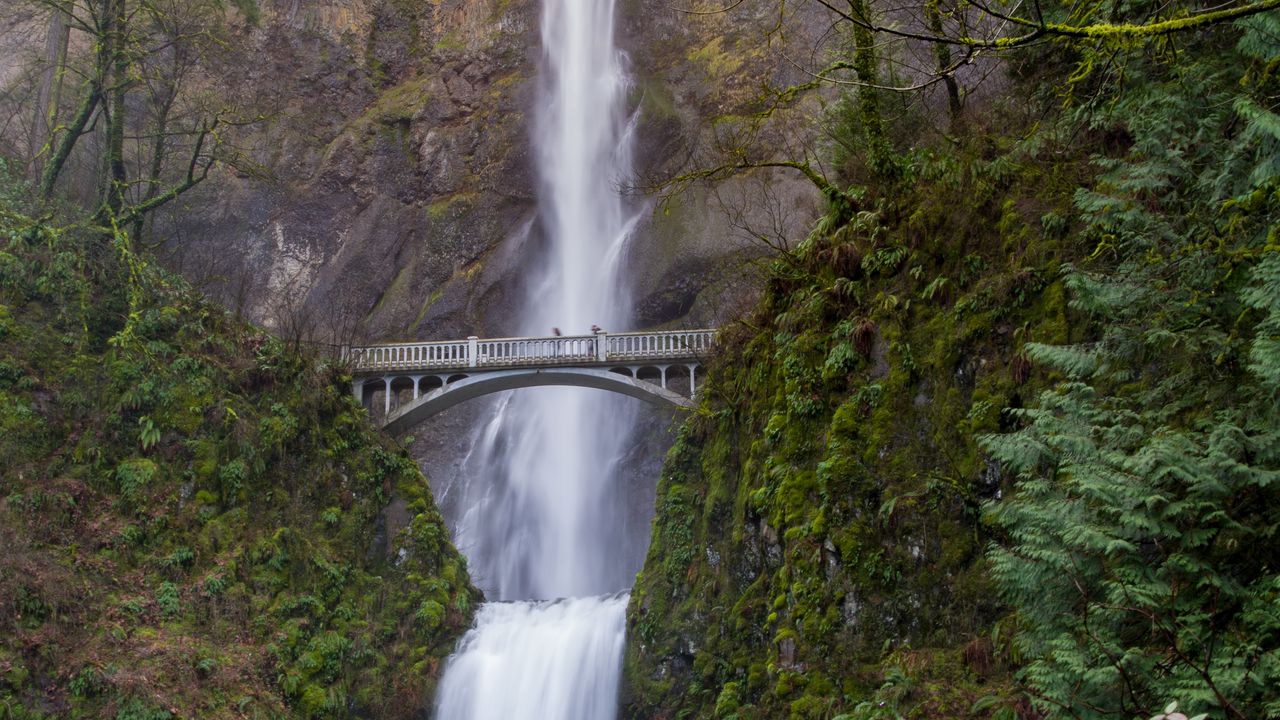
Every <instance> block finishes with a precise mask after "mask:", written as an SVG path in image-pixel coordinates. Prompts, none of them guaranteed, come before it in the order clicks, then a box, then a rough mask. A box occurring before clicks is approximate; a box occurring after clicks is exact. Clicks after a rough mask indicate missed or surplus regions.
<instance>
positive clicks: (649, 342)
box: [344, 330, 716, 373]
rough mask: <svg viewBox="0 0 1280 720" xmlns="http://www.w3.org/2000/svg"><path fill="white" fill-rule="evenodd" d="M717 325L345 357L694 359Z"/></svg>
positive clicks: (364, 361) (452, 361) (385, 365)
mask: <svg viewBox="0 0 1280 720" xmlns="http://www.w3.org/2000/svg"><path fill="white" fill-rule="evenodd" d="M715 334H716V331H715V330H670V331H661V332H635V333H599V334H597V335H569V336H556V337H525V338H494V339H491V340H481V339H479V338H476V337H470V338H467V339H466V340H448V341H444V342H415V343H388V344H384V345H367V346H363V347H351V348H347V349H345V350H344V359H346V360H347V361H348V362H350V363H351V365H352V368H353V369H354V371H355V372H356V373H381V372H399V371H415V370H425V371H432V370H435V371H449V370H459V371H463V370H467V369H474V368H499V367H502V368H509V367H529V366H538V365H576V364H606V363H611V362H628V363H635V362H647V361H663V360H666V361H672V362H678V361H687V360H696V359H698V358H700V357H701V356H702V355H704V354H705V353H706V352H707V351H709V350H710V349H711V346H712V344H713V342H714V341H715Z"/></svg>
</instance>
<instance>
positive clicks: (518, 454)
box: [436, 0, 643, 720]
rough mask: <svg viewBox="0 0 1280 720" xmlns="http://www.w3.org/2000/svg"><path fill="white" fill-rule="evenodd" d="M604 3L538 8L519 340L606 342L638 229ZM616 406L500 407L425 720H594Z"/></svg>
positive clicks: (611, 559) (617, 520)
mask: <svg viewBox="0 0 1280 720" xmlns="http://www.w3.org/2000/svg"><path fill="white" fill-rule="evenodd" d="M613 15H614V4H613V0H544V7H543V14H542V46H543V54H544V59H545V63H544V66H543V68H544V69H543V73H542V76H541V82H542V88H541V90H542V92H541V93H540V94H539V97H540V98H541V101H540V105H539V107H538V108H537V109H536V122H535V126H534V128H533V133H532V134H533V143H534V146H535V149H536V151H537V152H536V158H537V163H538V176H539V181H540V187H539V205H538V224H539V227H540V228H541V230H542V231H543V235H544V236H545V238H546V246H547V248H548V252H547V257H545V258H540V259H537V260H536V261H532V262H531V265H530V268H529V272H531V273H534V274H535V275H534V282H532V283H530V286H531V288H532V291H531V296H530V297H529V298H528V299H527V302H526V303H525V306H524V309H523V311H522V312H521V314H520V326H521V327H520V328H519V330H520V331H521V332H522V333H523V334H527V335H546V334H548V333H549V332H551V330H552V328H562V329H563V331H564V332H565V333H566V334H577V333H586V332H588V331H589V329H590V327H591V326H592V325H600V326H602V327H604V328H605V329H608V330H620V329H623V328H622V327H621V326H623V325H625V324H626V323H627V321H628V307H629V305H630V298H629V295H628V292H627V290H626V285H625V282H624V280H625V278H624V277H623V275H622V273H621V272H620V267H619V265H620V262H621V258H622V256H623V254H624V253H623V250H624V247H625V243H626V240H627V238H628V236H629V233H630V230H631V227H632V225H633V224H634V223H635V220H636V218H637V217H638V212H637V211H636V208H633V207H629V206H628V204H627V203H625V202H624V201H623V199H622V198H621V197H620V195H619V194H618V191H617V188H618V186H619V185H621V184H623V183H625V182H626V181H627V180H629V179H630V176H631V155H630V145H631V143H630V138H631V135H632V130H633V127H632V125H631V123H630V122H629V121H628V119H627V117H626V115H625V113H624V109H623V101H624V96H625V93H626V89H627V78H626V74H625V71H624V58H623V56H622V54H621V53H620V52H619V51H618V50H617V49H616V48H615V47H614V45H613ZM628 402H629V401H628V400H625V399H620V398H618V397H617V396H614V395H609V394H606V393H601V392H599V391H592V390H583V389H578V388H536V389H530V390H522V391H518V392H515V393H510V394H507V395H506V396H504V397H502V398H501V399H500V400H499V401H498V402H497V403H496V404H495V405H494V407H495V412H494V414H493V416H492V419H491V420H490V421H489V422H488V423H487V424H486V425H485V426H484V427H483V428H481V429H480V432H479V433H478V436H477V438H476V440H475V442H474V443H473V446H472V450H471V452H470V453H469V454H468V456H467V458H466V459H465V461H464V463H463V467H462V472H461V473H460V474H461V476H462V477H461V482H462V483H463V487H462V488H461V491H462V493H463V497H462V499H461V505H462V506H463V507H465V512H464V514H463V515H462V517H461V518H458V519H457V520H456V521H455V529H454V534H455V539H456V541H457V544H458V546H459V547H460V548H461V549H462V550H463V551H464V552H465V553H466V554H467V556H468V560H469V562H470V567H471V571H472V576H473V578H475V580H476V582H477V584H479V585H480V587H481V588H483V589H484V591H485V594H486V597H487V598H489V600H491V601H495V602H490V603H487V604H486V605H484V606H483V607H481V609H480V611H479V612H478V613H477V617H476V625H475V627H474V628H473V629H472V630H471V631H470V632H469V633H468V634H467V635H466V637H464V638H463V640H462V642H461V643H460V645H459V647H458V650H457V652H456V653H455V654H454V656H453V657H452V658H451V659H450V661H449V664H448V666H447V668H446V671H445V676H444V679H443V681H442V682H441V686H440V693H439V698H438V701H437V714H436V717H437V718H438V720H497V719H498V718H502V719H504V720H506V719H510V718H516V719H518V718H531V719H532V718H539V719H540V720H558V719H561V718H564V719H573V720H611V719H612V718H614V717H615V715H616V713H617V707H616V702H617V700H616V695H617V688H618V677H619V673H620V670H621V661H622V648H623V630H624V615H625V610H626V602H627V596H626V594H625V590H626V589H628V588H629V587H630V585H631V583H632V581H633V580H634V577H635V573H636V571H637V570H638V569H639V568H637V567H631V566H629V563H628V562H627V561H626V560H625V558H627V557H629V556H634V553H631V554H628V553H626V552H625V549H626V548H627V545H628V543H632V544H633V543H635V542H643V539H637V538H628V537H625V536H624V535H623V532H622V528H625V527H627V526H628V523H626V522H624V520H623V519H624V517H625V513H626V512H627V508H626V507H625V503H624V499H625V493H623V492H621V488H619V487H618V483H617V477H616V476H617V472H616V467H617V465H618V463H619V460H620V457H621V455H622V452H623V449H624V447H625V445H626V442H627V440H628V438H629V436H630V434H631V431H632V426H633V425H634V414H633V411H632V409H631V406H630V405H628Z"/></svg>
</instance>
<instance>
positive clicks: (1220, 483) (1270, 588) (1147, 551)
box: [986, 18, 1280, 718]
mask: <svg viewBox="0 0 1280 720" xmlns="http://www.w3.org/2000/svg"><path fill="white" fill-rule="evenodd" d="M1243 25H1244V27H1243V34H1242V36H1241V40H1240V42H1239V43H1238V44H1237V45H1236V47H1237V48H1241V49H1243V50H1244V51H1245V52H1244V57H1240V56H1234V55H1233V54H1232V53H1230V52H1226V53H1223V54H1222V55H1221V57H1204V56H1201V57H1199V58H1197V61H1196V62H1188V59H1187V58H1179V59H1178V60H1177V61H1176V62H1170V63H1169V64H1167V65H1166V64H1164V63H1163V62H1161V60H1160V59H1159V58H1155V59H1153V58H1151V57H1148V56H1139V55H1134V56H1129V57H1125V58H1123V59H1122V60H1121V61H1122V62H1124V63H1126V67H1125V73H1124V74H1125V75H1126V76H1127V77H1129V78H1131V83H1132V85H1131V86H1130V87H1128V88H1126V92H1125V93H1124V95H1122V96H1121V97H1120V98H1119V99H1118V100H1117V101H1116V102H1115V104H1114V105H1113V108H1112V111H1111V113H1110V114H1109V115H1108V116H1107V117H1106V118H1105V122H1106V123H1108V125H1109V126H1111V127H1115V126H1116V125H1119V126H1121V127H1123V128H1124V129H1125V131H1126V132H1128V133H1129V134H1130V136H1131V137H1132V143H1131V145H1130V146H1129V147H1128V148H1127V152H1123V153H1120V154H1116V155H1100V156H1099V157H1098V158H1097V159H1096V163H1097V165H1098V166H1099V167H1100V168H1102V171H1103V172H1102V173H1101V175H1100V176H1099V178H1098V182H1097V184H1096V186H1094V187H1092V188H1088V189H1085V188H1082V189H1081V190H1080V191H1079V192H1078V193H1077V196H1076V204H1077V207H1078V208H1079V210H1080V213H1081V217H1082V220H1083V222H1084V225H1085V228H1084V236H1085V237H1086V238H1089V240H1090V242H1091V245H1092V246H1093V248H1094V252H1093V257H1094V261H1093V262H1092V263H1090V265H1089V266H1088V267H1075V268H1069V269H1068V273H1069V275H1068V281H1069V286H1070V287H1071V289H1072V290H1073V300H1072V302H1073V303H1074V304H1075V305H1076V306H1077V307H1078V308H1079V309H1080V310H1081V311H1083V312H1085V313H1088V314H1089V315H1090V316H1091V317H1092V318H1093V319H1094V320H1095V322H1096V324H1097V326H1098V327H1099V328H1100V333H1099V336H1098V337H1097V338H1096V339H1095V340H1093V341H1091V342H1089V343H1084V344H1075V345H1033V346H1031V347H1030V348H1029V353H1030V356H1031V357H1032V358H1033V359H1034V360H1036V361H1038V362H1040V363H1041V364H1043V365H1045V366H1046V367H1048V368H1050V369H1051V370H1053V371H1056V372H1057V373H1060V374H1061V376H1062V377H1063V378H1064V379H1063V381H1062V382H1061V383H1059V384H1058V385H1057V386H1056V387H1054V388H1052V389H1050V390H1048V391H1046V392H1045V393H1043V394H1041V395H1040V398H1039V402H1038V405H1037V406H1036V407H1034V408H1032V409H1028V410H1023V411H1019V412H1018V413H1017V416H1018V417H1019V419H1020V420H1021V421H1022V422H1023V423H1024V424H1025V427H1024V428H1022V429H1021V430H1019V431H1018V432H1016V433H1013V434H1010V435H1003V436H994V437H990V438H988V439H987V440H986V446H987V447H988V449H989V450H990V451H991V453H992V454H993V456H995V457H996V458H997V459H998V460H999V461H1001V462H1002V463H1003V464H1004V465H1005V466H1006V467H1008V468H1009V469H1011V470H1012V471H1014V472H1016V473H1017V475H1018V478H1019V483H1018V486H1017V491H1016V493H1015V494H1014V495H1013V497H1011V498H1009V499H1008V500H1006V501H1005V502H1001V503H992V504H991V505H990V506H989V511H990V514H991V516H992V517H993V519H994V520H995V521H996V522H997V523H999V525H1000V526H1001V527H1003V528H1004V529H1005V530H1006V531H1007V532H1008V540H1007V542H1005V543H1003V544H1002V545H1001V546H999V547H996V548H994V549H993V550H992V551H991V561H992V568H993V573H994V575H995V577H996V578H997V580H998V581H999V582H1000V585H1001V589H1002V592H1003V595H1004V597H1005V598H1006V599H1007V600H1008V601H1009V602H1010V603H1011V604H1012V606H1013V607H1014V608H1015V609H1016V610H1017V613H1018V620H1019V624H1018V627H1019V632H1018V634H1017V637H1016V640H1015V641H1016V644H1017V647H1018V650H1019V652H1020V654H1021V655H1022V656H1023V657H1025V658H1026V661H1027V665H1026V667H1025V670H1024V671H1023V672H1024V679H1025V681H1026V682H1027V684H1028V685H1029V686H1030V687H1031V688H1033V689H1034V691H1035V693H1036V696H1037V697H1038V698H1039V700H1038V702H1039V704H1041V706H1042V707H1043V708H1044V709H1046V710H1063V711H1065V712H1067V713H1069V714H1070V715H1072V716H1075V717H1105V716H1112V715H1115V714H1121V715H1127V716H1136V715H1145V714H1147V713H1149V712H1150V710H1151V709H1152V708H1155V707H1160V706H1161V705H1163V704H1164V703H1165V702H1166V701H1167V700H1168V699H1169V698H1177V699H1178V701H1179V702H1181V703H1184V704H1185V705H1186V706H1187V707H1188V708H1190V709H1191V711H1193V712H1194V711H1204V712H1207V713H1208V714H1209V715H1211V716H1214V717H1231V718H1260V717H1273V716H1276V715H1277V713H1280V694H1278V693H1277V688H1280V660H1278V658H1280V656H1278V655H1277V652H1278V650H1277V648H1278V647H1280V645H1278V643H1280V612H1277V611H1276V608H1277V605H1276V601H1277V597H1280V595H1277V589H1278V588H1280V570H1277V568H1275V567H1274V565H1273V563H1272V562H1271V561H1270V560H1269V558H1274V557H1276V556H1277V555H1278V554H1280V518H1278V517H1277V515H1276V513H1275V508H1276V507H1277V506H1278V504H1280V394H1278V392H1277V390H1278V389H1280V385H1277V382H1276V381H1277V370H1276V368H1277V367H1280V363H1277V362H1276V360H1277V359H1278V358H1277V354H1276V340H1277V329H1278V328H1280V325H1278V324H1277V322H1276V318H1277V307H1278V305H1277V300H1276V298H1277V297H1280V273H1278V272H1277V270H1278V269H1280V245H1278V244H1277V243H1276V237H1275V232H1276V229H1275V228H1276V227H1277V221H1280V185H1278V184H1277V182H1276V179H1275V175H1274V173H1271V172H1269V171H1264V172H1259V171H1258V168H1259V167H1271V163H1273V161H1274V150H1275V145H1274V144H1273V141H1274V136H1273V135H1272V134H1271V133H1270V131H1269V130H1267V124H1268V123H1269V122H1270V119H1271V118H1268V117H1265V115H1266V114H1267V113H1261V112H1255V110H1256V109H1257V108H1256V106H1254V105H1252V103H1253V99H1252V98H1253V97H1254V94H1255V93H1256V92H1259V91H1262V92H1267V93H1273V92H1274V89H1275V87H1274V81H1273V80H1270V79H1268V80H1266V83H1269V86H1268V87H1269V89H1264V88H1261V87H1258V86H1257V85H1255V84H1254V82H1253V81H1252V79H1251V78H1253V76H1252V75H1251V74H1252V73H1253V72H1254V68H1252V67H1251V66H1250V64H1249V62H1248V60H1249V58H1250V57H1255V58H1260V57H1261V56H1263V55H1265V56H1267V57H1269V58H1274V57H1276V56H1277V54H1280V44H1276V43H1275V36H1274V35H1271V36H1270V38H1269V40H1268V41H1267V42H1269V43H1270V45H1269V46H1268V47H1267V49H1266V50H1265V51H1263V50H1262V48H1263V45H1264V42H1263V40H1262V39H1261V38H1260V37H1259V36H1258V33H1257V29H1256V28H1257V27H1258V26H1261V25H1274V18H1269V19H1265V20H1264V19H1262V18H1257V19H1254V20H1252V21H1249V22H1248V23H1244V24H1243ZM1241 76H1243V77H1241ZM1233 97H1234V102H1233ZM1233 108H1234V112H1233ZM1099 121H1101V119H1099ZM1224 158H1226V159H1227V161H1226V162H1224ZM1168 712H1172V710H1166V713H1168Z"/></svg>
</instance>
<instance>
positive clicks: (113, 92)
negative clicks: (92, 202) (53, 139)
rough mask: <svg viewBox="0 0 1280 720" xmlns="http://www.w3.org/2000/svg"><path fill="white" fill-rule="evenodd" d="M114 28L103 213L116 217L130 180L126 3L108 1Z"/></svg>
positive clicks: (110, 35) (110, 39)
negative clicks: (126, 141)
mask: <svg viewBox="0 0 1280 720" xmlns="http://www.w3.org/2000/svg"><path fill="white" fill-rule="evenodd" d="M107 3H108V7H107V17H108V18H109V22H110V29H109V30H108V31H107V33H106V35H107V42H108V43H109V44H110V47H111V53H110V66H111V88H110V90H109V97H110V100H109V104H110V111H109V112H108V113H107V154H106V170H107V173H106V178H105V180H104V184H103V188H102V189H103V202H102V206H103V210H104V211H105V212H106V213H107V214H108V215H109V216H112V217H115V216H118V215H119V214H120V208H121V207H123V206H124V196H125V192H126V191H127V190H128V184H127V183H128V177H127V170H126V167H125V161H124V126H125V120H126V113H125V95H126V94H127V93H128V86H129V55H128V48H127V47H126V42H125V40H126V36H125V0H107Z"/></svg>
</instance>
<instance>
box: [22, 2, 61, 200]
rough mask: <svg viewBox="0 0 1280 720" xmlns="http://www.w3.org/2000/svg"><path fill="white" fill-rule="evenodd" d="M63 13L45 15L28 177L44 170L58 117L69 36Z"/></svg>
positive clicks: (32, 116)
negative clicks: (46, 28)
mask: <svg viewBox="0 0 1280 720" xmlns="http://www.w3.org/2000/svg"><path fill="white" fill-rule="evenodd" d="M70 34H71V33H70V28H69V27H68V26H67V16H66V15H65V14H63V12H62V11H61V10H54V11H53V12H52V13H51V14H50V16H49V32H48V34H47V35H46V36H45V49H44V55H45V58H44V62H45V66H44V69H43V71H42V72H41V74H40V87H39V88H38V89H37V91H36V102H35V107H34V108H33V109H32V113H31V142H30V145H29V147H30V151H31V176H32V177H40V176H41V175H42V174H43V173H44V164H45V159H46V158H47V156H48V154H49V152H50V151H51V150H52V145H53V137H52V130H53V128H54V127H55V126H56V123H57V119H58V104H59V102H60V101H61V99H62V98H61V95H62V77H63V74H64V73H65V72H66V62H67V40H68V38H69V37H70Z"/></svg>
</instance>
